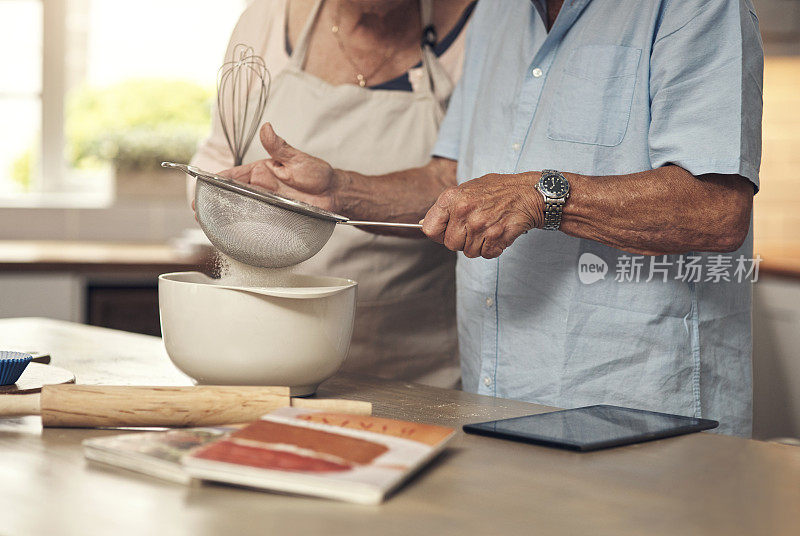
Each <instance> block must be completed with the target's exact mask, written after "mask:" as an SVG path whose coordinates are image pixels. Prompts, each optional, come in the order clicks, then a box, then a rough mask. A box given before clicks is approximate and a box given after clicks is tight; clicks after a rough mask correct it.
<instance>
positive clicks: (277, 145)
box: [259, 123, 302, 163]
mask: <svg viewBox="0 0 800 536" xmlns="http://www.w3.org/2000/svg"><path fill="white" fill-rule="evenodd" d="M259 136H260V137H261V145H263V146H264V149H266V150H267V152H268V153H269V156H270V157H271V158H272V159H274V160H276V161H277V162H279V163H285V162H288V161H290V160H291V159H292V158H293V157H295V156H296V155H298V154H302V152H301V151H298V150H297V149H295V148H294V147H292V146H291V145H289V144H288V143H286V141H285V140H284V139H283V138H281V137H280V136H278V135H277V134H275V130H274V129H273V128H272V125H271V124H270V123H264V125H263V126H262V127H261V132H260V133H259Z"/></svg>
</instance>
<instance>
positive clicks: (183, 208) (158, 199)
mask: <svg viewBox="0 0 800 536" xmlns="http://www.w3.org/2000/svg"><path fill="white" fill-rule="evenodd" d="M483 1H493V0H483ZM246 3H247V0H202V1H197V0H137V1H136V2H121V1H120V0H0V73H1V74H0V318H6V317H20V316H41V317H49V318H54V319H62V320H70V321H75V322H83V323H88V324H93V325H98V326H106V327H112V328H118V329H124V330H128V331H136V332H140V333H146V334H154V335H158V334H160V330H159V326H158V302H157V288H156V276H157V275H158V274H159V273H163V272H168V271H175V270H184V269H195V268H196V267H197V266H198V263H200V262H202V260H201V259H200V257H199V256H198V255H197V252H198V248H197V245H198V244H200V243H202V240H201V239H199V238H198V233H200V232H199V229H198V228H197V225H196V223H195V222H194V219H193V217H192V212H191V210H189V208H188V205H187V202H186V197H185V189H184V184H183V181H182V180H181V179H180V177H179V176H176V174H175V173H174V172H167V171H164V170H161V169H160V168H158V167H156V166H157V163H158V162H160V161H162V160H174V161H178V162H184V161H188V160H189V159H190V158H191V155H192V153H193V152H194V148H195V146H196V145H197V143H198V142H199V141H200V140H201V139H202V138H203V137H204V136H205V135H206V133H207V129H208V124H209V118H210V109H211V108H210V105H211V100H212V99H213V96H214V87H215V79H216V70H217V68H218V66H219V64H220V62H221V60H222V55H223V52H224V50H225V46H226V43H227V39H228V36H229V34H230V31H231V29H232V28H233V25H234V24H235V22H236V20H237V18H238V15H239V13H240V12H241V10H242V9H243V8H244V7H245V5H246ZM754 3H755V6H756V9H757V11H758V15H759V19H760V24H761V30H762V35H763V38H764V45H765V50H766V55H767V57H766V69H765V76H764V137H763V143H764V146H763V162H762V171H761V184H762V188H761V191H760V193H759V194H758V195H757V196H756V202H755V215H754V225H755V244H756V245H755V250H756V253H757V254H760V255H761V257H762V258H763V261H762V263H761V265H760V274H759V280H758V282H757V283H756V285H755V287H754V315H753V319H754V320H753V322H754V376H755V382H754V383H755V430H754V435H755V436H756V437H758V438H774V437H795V438H800V180H798V178H797V173H798V170H800V0H755V2H754ZM200 237H202V233H200ZM1 342H2V341H0V343H1Z"/></svg>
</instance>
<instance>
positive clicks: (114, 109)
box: [66, 79, 213, 200]
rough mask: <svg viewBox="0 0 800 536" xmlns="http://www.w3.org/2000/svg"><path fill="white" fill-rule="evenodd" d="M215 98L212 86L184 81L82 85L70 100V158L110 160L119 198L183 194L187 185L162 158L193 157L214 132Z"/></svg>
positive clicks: (88, 163)
mask: <svg viewBox="0 0 800 536" xmlns="http://www.w3.org/2000/svg"><path fill="white" fill-rule="evenodd" d="M212 98H213V91H212V90H210V89H207V88H203V87H202V86H200V85H198V84H195V83H192V82H189V81H184V80H165V79H133V80H127V81H125V82H121V83H118V84H115V85H113V86H109V87H106V88H102V89H95V88H83V89H81V90H78V91H76V92H75V93H73V94H72V95H71V96H70V98H69V101H68V104H67V121H66V137H67V151H68V157H69V159H70V161H71V163H72V165H73V167H76V168H85V167H92V166H98V165H103V164H110V165H111V166H112V167H113V170H114V175H115V182H116V195H117V199H118V200H121V199H131V198H134V199H138V198H160V199H163V198H175V197H182V196H184V195H185V186H184V184H183V183H182V182H181V181H180V180H175V177H174V173H169V172H168V171H166V170H163V169H162V168H161V167H160V163H161V162H162V161H164V160H172V161H176V162H188V161H189V160H190V159H191V157H192V155H193V154H194V152H195V150H196V148H197V144H198V143H199V142H200V140H201V139H202V138H203V137H204V136H205V135H206V133H207V131H208V125H209V124H210V117H211V100H212Z"/></svg>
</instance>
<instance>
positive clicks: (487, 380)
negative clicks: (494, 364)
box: [483, 376, 492, 387]
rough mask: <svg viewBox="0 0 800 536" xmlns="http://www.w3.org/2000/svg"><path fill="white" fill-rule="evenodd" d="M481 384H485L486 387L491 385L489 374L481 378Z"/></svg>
mask: <svg viewBox="0 0 800 536" xmlns="http://www.w3.org/2000/svg"><path fill="white" fill-rule="evenodd" d="M483 385H485V386H486V387H491V385H492V379H491V378H490V377H489V376H486V377H485V378H484V379H483Z"/></svg>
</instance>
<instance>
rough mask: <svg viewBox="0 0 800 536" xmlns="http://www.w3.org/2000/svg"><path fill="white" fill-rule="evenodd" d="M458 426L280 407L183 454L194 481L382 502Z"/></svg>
mask: <svg viewBox="0 0 800 536" xmlns="http://www.w3.org/2000/svg"><path fill="white" fill-rule="evenodd" d="M454 434H455V432H454V430H453V429H452V428H445V427H442V426H435V425H430V424H420V423H413V422H406V421H396V420H392V419H383V418H380V417H363V416H356V415H347V414H343V413H331V412H325V411H318V410H308V409H302V408H291V407H289V408H280V409H278V410H275V411H273V412H271V413H269V414H267V415H265V416H264V417H262V418H261V419H260V420H258V421H256V422H253V423H251V424H249V425H247V426H245V427H243V428H241V429H239V430H235V431H233V432H231V433H230V434H229V435H226V436H224V437H222V438H220V439H218V440H216V441H213V442H211V443H208V444H206V445H204V446H201V447H199V448H197V449H194V450H192V452H191V453H190V454H187V455H186V456H184V457H183V464H184V468H185V470H186V472H187V473H189V474H190V475H191V476H193V477H196V478H202V479H206V480H213V481H216V482H224V483H228V484H236V485H242V486H248V487H254V488H260V489H264V490H273V491H280V492H288V493H296V494H302V495H312V496H317V497H325V498H329V499H338V500H342V501H348V502H354V503H360V504H379V503H381V502H383V500H384V499H385V498H386V495H387V494H388V493H389V492H390V491H392V490H394V489H395V488H397V487H398V486H399V485H400V484H401V483H402V482H403V481H404V480H406V479H407V478H408V477H410V476H411V475H412V474H414V473H415V472H416V471H417V470H419V469H420V468H421V467H423V466H424V465H425V464H426V463H427V462H429V461H430V460H431V459H433V458H434V457H435V456H436V455H437V454H439V453H440V452H441V451H442V450H443V449H444V447H445V445H446V444H447V443H448V442H449V441H450V440H451V439H452V438H453V436H454Z"/></svg>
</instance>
